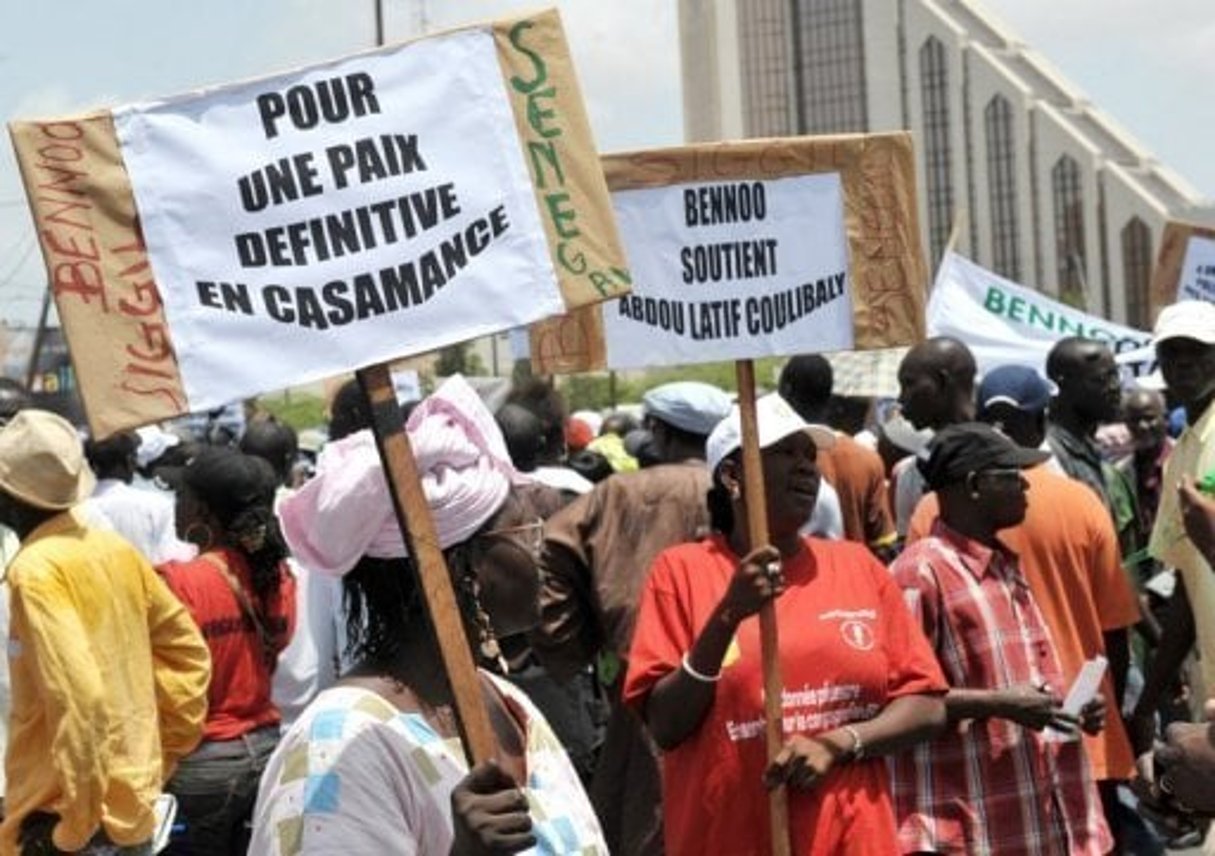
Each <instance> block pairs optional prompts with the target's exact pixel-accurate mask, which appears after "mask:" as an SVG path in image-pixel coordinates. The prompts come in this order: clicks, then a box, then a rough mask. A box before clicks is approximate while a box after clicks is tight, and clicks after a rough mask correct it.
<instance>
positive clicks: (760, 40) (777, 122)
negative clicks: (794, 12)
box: [738, 0, 794, 137]
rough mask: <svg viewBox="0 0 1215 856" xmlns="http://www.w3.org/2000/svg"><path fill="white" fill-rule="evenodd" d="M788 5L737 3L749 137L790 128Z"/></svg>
mask: <svg viewBox="0 0 1215 856" xmlns="http://www.w3.org/2000/svg"><path fill="white" fill-rule="evenodd" d="M788 7H789V4H788V0H749V2H747V3H740V4H739V5H738V32H739V39H738V41H739V51H740V53H741V57H740V59H741V62H742V66H743V70H742V81H743V118H744V120H745V127H746V132H747V136H749V137H779V136H785V135H787V134H790V133H792V132H793V131H794V126H793V122H792V119H793V117H792V116H791V115H790V105H791V104H792V102H793V99H792V98H791V97H790V88H789V84H790V74H789V68H790V63H789V41H788V38H787V37H786V35H785V33H786V27H787V26H788Z"/></svg>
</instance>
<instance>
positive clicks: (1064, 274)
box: [1050, 155, 1088, 306]
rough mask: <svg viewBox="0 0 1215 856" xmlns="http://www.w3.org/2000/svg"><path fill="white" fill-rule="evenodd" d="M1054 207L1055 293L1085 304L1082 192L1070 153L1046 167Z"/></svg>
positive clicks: (1086, 267)
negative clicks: (1050, 166) (1047, 168)
mask: <svg viewBox="0 0 1215 856" xmlns="http://www.w3.org/2000/svg"><path fill="white" fill-rule="evenodd" d="M1050 185H1051V195H1052V197H1053V198H1054V203H1055V205H1054V208H1055V265H1056V270H1055V273H1056V276H1057V277H1058V284H1059V297H1060V298H1061V299H1063V300H1066V301H1067V302H1069V303H1071V304H1073V305H1075V306H1083V305H1084V304H1085V290H1086V288H1087V285H1088V260H1087V258H1086V257H1085V252H1084V192H1083V190H1082V188H1081V187H1080V165H1079V164H1078V163H1076V159H1075V158H1073V157H1071V156H1070V155H1063V156H1062V157H1060V158H1059V160H1057V161H1055V165H1054V166H1053V167H1052V168H1051V171H1050Z"/></svg>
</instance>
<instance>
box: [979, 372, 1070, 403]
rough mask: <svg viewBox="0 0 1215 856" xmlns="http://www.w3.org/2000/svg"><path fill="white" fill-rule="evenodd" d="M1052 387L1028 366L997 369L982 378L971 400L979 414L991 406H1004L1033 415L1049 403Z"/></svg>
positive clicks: (1053, 388)
mask: <svg viewBox="0 0 1215 856" xmlns="http://www.w3.org/2000/svg"><path fill="white" fill-rule="evenodd" d="M1055 392H1056V388H1055V385H1054V384H1052V383H1051V382H1050V381H1048V380H1047V379H1046V378H1044V377H1042V375H1040V374H1038V373H1037V372H1036V371H1034V370H1033V369H1031V368H1030V367H1029V366H1015V365H1009V366H1000V367H999V368H995V369H992V370H991V371H989V372H988V373H987V374H985V375H984V376H983V382H982V383H980V384H979V392H978V395H976V396H975V398H976V399H977V401H978V404H979V412H980V413H981V412H983V411H984V410H986V409H987V408H989V407H991V406H992V405H994V404H1008V405H1011V406H1012V407H1015V408H1017V409H1018V410H1024V411H1027V412H1029V413H1037V412H1038V411H1040V410H1045V409H1046V406H1047V405H1048V404H1050V400H1051V396H1053V395H1054V394H1055Z"/></svg>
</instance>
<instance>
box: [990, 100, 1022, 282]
mask: <svg viewBox="0 0 1215 856" xmlns="http://www.w3.org/2000/svg"><path fill="white" fill-rule="evenodd" d="M983 124H984V127H985V129H986V136H987V198H988V204H989V205H990V206H991V259H992V267H993V268H994V269H995V271H996V273H998V274H1000V276H1004V277H1008V278H1009V279H1011V280H1014V281H1017V280H1020V279H1021V260H1020V257H1019V256H1018V253H1017V249H1018V243H1019V238H1020V234H1019V232H1018V231H1017V156H1016V151H1015V149H1014V141H1013V127H1012V105H1011V104H1009V103H1008V99H1007V98H1005V97H1004V96H1003V95H995V96H993V97H992V99H991V100H990V101H988V102H987V107H986V108H984V110H983Z"/></svg>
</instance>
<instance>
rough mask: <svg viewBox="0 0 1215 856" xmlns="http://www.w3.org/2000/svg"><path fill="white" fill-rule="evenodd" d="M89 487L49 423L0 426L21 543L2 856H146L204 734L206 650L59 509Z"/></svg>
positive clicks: (3, 518)
mask: <svg viewBox="0 0 1215 856" xmlns="http://www.w3.org/2000/svg"><path fill="white" fill-rule="evenodd" d="M93 485H94V477H93V473H92V472H91V471H90V470H89V467H88V464H87V463H86V462H85V459H84V453H83V449H82V448H81V444H80V438H79V437H78V436H77V435H76V430H75V429H74V428H73V427H72V426H71V425H70V424H69V423H68V422H66V421H65V420H63V419H61V418H60V417H58V416H55V415H54V414H52V413H47V412H45V411H41V410H24V411H22V412H20V413H18V414H17V415H16V416H15V417H13V419H12V421H10V422H9V423H8V424H7V425H6V426H5V427H4V428H3V429H2V430H0V522H2V523H4V524H5V525H7V526H10V527H12V529H13V530H14V531H15V532H16V533H17V535H18V537H19V538H20V539H21V542H22V546H21V550H20V551H19V552H18V554H17V556H16V557H15V558H14V559H13V562H12V564H11V565H10V566H9V570H8V580H9V586H10V590H11V609H12V624H11V629H10V634H9V641H8V653H9V664H10V671H11V676H12V694H13V695H12V704H13V707H12V719H11V731H10V741H9V746H8V752H7V757H6V758H5V768H6V770H7V773H8V790H7V793H6V795H5V796H6V804H5V818H4V822H3V824H0V852H4V853H14V852H17V851H18V850H19V849H20V850H21V851H22V852H39V853H41V852H59V851H66V852H70V853H103V852H104V853H123V854H142V853H151V849H150V841H151V838H152V834H153V831H154V826H155V823H156V819H155V815H154V813H153V805H154V803H155V801H156V798H157V797H158V796H159V794H160V790H161V785H162V784H163V782H164V781H165V779H167V778H168V776H169V774H170V773H171V772H172V768H173V765H174V764H175V763H176V761H177V759H178V758H180V757H181V756H183V755H185V754H186V753H188V752H189V751H190V750H191V749H192V748H193V747H194V745H195V744H196V743H197V742H198V738H199V736H200V735H201V733H202V723H203V718H204V716H205V713H206V704H207V681H208V680H209V679H210V658H209V656H208V654H207V646H206V643H205V642H204V641H203V639H202V636H201V635H200V634H199V632H198V629H197V628H196V627H195V626H194V623H193V621H192V620H191V619H190V617H189V614H188V613H187V612H186V611H185V609H184V607H182V605H181V604H180V603H179V602H178V601H177V599H176V598H174V597H173V595H172V594H171V593H170V592H169V590H168V588H167V587H166V586H165V584H164V583H163V582H162V581H161V580H160V578H159V577H158V576H157V575H156V572H155V571H154V570H153V569H152V566H151V565H149V564H148V562H147V560H146V559H145V558H144V557H143V556H141V555H140V554H139V553H138V552H137V551H136V550H135V548H134V547H132V546H131V545H130V544H129V543H128V542H126V541H125V540H123V539H122V538H121V537H119V536H118V535H115V534H114V533H112V532H107V531H101V530H96V529H91V528H88V527H87V526H86V525H85V524H84V522H83V519H82V517H80V516H79V515H78V513H77V512H75V511H74V510H73V508H74V507H75V506H76V505H77V504H78V503H80V502H81V501H82V500H84V499H85V498H86V497H88V495H89V494H90V493H91V492H92V490H93Z"/></svg>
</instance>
